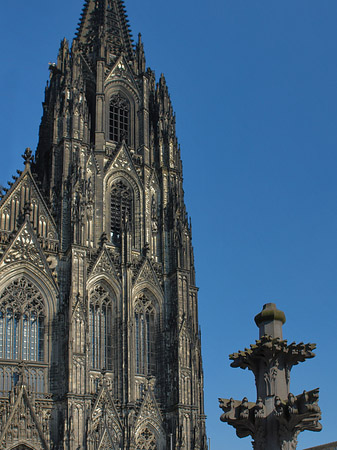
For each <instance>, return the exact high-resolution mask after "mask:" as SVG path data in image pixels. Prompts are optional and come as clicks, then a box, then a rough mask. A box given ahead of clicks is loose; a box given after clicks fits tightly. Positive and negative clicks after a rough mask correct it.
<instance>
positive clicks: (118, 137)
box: [109, 94, 130, 143]
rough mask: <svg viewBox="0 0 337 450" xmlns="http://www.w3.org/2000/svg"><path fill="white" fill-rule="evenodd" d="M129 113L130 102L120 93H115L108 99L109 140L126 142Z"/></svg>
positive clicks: (127, 138) (127, 139)
mask: <svg viewBox="0 0 337 450" xmlns="http://www.w3.org/2000/svg"><path fill="white" fill-rule="evenodd" d="M129 114H130V103H129V101H128V100H127V99H126V98H125V97H122V96H121V95H120V94H115V95H113V96H112V97H111V99H110V111H109V139H110V141H115V142H121V141H122V140H123V139H124V140H125V142H126V143H128V141H129Z"/></svg>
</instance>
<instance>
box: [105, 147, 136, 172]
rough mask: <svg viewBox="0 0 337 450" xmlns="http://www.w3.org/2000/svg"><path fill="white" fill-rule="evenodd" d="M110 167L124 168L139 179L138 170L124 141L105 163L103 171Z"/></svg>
mask: <svg viewBox="0 0 337 450" xmlns="http://www.w3.org/2000/svg"><path fill="white" fill-rule="evenodd" d="M110 169H116V170H117V169H118V170H125V171H126V172H129V173H130V174H134V176H135V177H136V178H137V179H138V180H139V176H138V172H137V170H136V168H135V166H134V163H133V160H132V157H131V155H130V153H129V150H128V148H127V146H126V145H125V144H124V143H123V144H122V145H121V146H120V148H119V149H118V150H117V153H116V154H115V156H114V157H113V158H112V159H110V162H109V163H108V164H107V165H106V167H105V171H106V172H107V171H108V170H110Z"/></svg>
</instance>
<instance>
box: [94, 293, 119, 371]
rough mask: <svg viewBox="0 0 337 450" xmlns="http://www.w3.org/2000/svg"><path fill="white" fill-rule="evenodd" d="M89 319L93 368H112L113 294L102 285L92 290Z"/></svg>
mask: <svg viewBox="0 0 337 450" xmlns="http://www.w3.org/2000/svg"><path fill="white" fill-rule="evenodd" d="M89 319H90V320H89V325H90V343H91V366H92V368H93V369H100V370H102V369H106V370H112V364H113V323H112V320H113V319H112V296H111V293H110V292H108V291H107V290H106V289H104V287H103V286H101V285H96V286H95V287H94V288H93V289H92V291H91V292H90V317H89Z"/></svg>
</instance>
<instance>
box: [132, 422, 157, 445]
mask: <svg viewBox="0 0 337 450" xmlns="http://www.w3.org/2000/svg"><path fill="white" fill-rule="evenodd" d="M136 449H137V450H157V442H156V437H155V435H154V434H153V433H152V431H151V430H150V429H149V428H148V427H146V428H144V430H143V431H142V432H141V433H140V434H139V435H138V438H137V444H136Z"/></svg>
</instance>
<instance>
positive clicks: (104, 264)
mask: <svg viewBox="0 0 337 450" xmlns="http://www.w3.org/2000/svg"><path fill="white" fill-rule="evenodd" d="M99 274H107V275H111V276H113V277H114V278H119V270H118V267H117V266H116V264H115V261H114V258H113V255H110V252H108V250H107V249H106V248H104V249H103V250H102V252H101V254H100V255H99V256H98V259H97V261H96V262H95V263H94V265H93V267H92V269H91V270H90V268H89V273H88V275H89V276H93V275H99Z"/></svg>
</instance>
